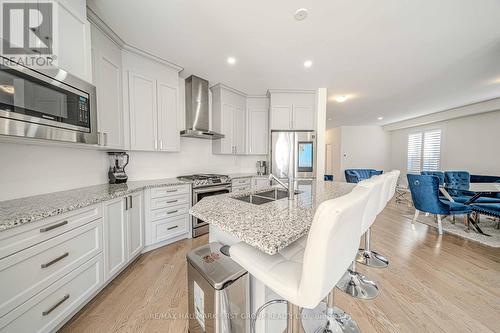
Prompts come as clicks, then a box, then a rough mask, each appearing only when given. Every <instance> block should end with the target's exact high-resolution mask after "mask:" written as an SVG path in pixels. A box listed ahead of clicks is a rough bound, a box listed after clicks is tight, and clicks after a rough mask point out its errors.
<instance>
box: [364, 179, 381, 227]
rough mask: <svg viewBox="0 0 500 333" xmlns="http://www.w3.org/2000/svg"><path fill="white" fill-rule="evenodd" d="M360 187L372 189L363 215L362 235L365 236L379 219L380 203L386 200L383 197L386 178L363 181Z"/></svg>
mask: <svg viewBox="0 0 500 333" xmlns="http://www.w3.org/2000/svg"><path fill="white" fill-rule="evenodd" d="M358 185H359V186H364V187H366V188H369V189H370V196H369V198H368V203H367V204H366V209H365V213H364V215H363V223H362V227H361V234H360V237H361V235H362V234H364V233H365V232H366V230H368V228H370V227H371V225H372V224H373V223H374V222H375V219H376V218H377V214H378V209H379V206H380V202H381V201H382V200H384V196H383V195H382V187H383V185H384V178H382V177H380V176H375V177H372V178H370V179H366V180H363V181H361V182H359V183H358Z"/></svg>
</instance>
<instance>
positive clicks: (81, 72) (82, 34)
mask: <svg viewBox="0 0 500 333" xmlns="http://www.w3.org/2000/svg"><path fill="white" fill-rule="evenodd" d="M57 3H58V8H57V11H55V13H57V18H56V19H57V21H56V22H57V26H58V38H57V41H58V42H57V43H56V44H55V45H56V50H55V51H56V52H55V54H56V55H57V65H58V67H60V68H62V69H64V70H66V71H68V72H69V73H71V74H73V75H75V76H78V77H79V78H81V79H83V80H85V81H88V82H92V61H91V51H90V50H91V37H90V23H89V22H88V20H87V10H86V8H87V7H86V6H87V4H86V1H85V0H58V1H57Z"/></svg>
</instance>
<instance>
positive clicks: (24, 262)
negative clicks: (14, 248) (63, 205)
mask: <svg viewBox="0 0 500 333" xmlns="http://www.w3.org/2000/svg"><path fill="white" fill-rule="evenodd" d="M101 251H102V221H101V219H99V220H96V221H93V222H90V223H88V224H86V225H83V226H81V227H78V228H76V229H73V230H70V231H68V232H66V233H64V234H62V235H59V236H57V237H54V238H52V239H50V240H47V241H45V242H43V243H40V244H38V245H35V246H33V247H30V248H28V249H26V250H24V251H21V252H18V253H16V254H13V255H11V256H9V257H6V258H4V259H2V260H0V276H1V277H2V278H1V284H2V287H1V288H0V317H1V316H3V315H5V314H6V313H7V312H9V311H11V310H12V309H14V308H15V307H16V306H18V305H20V304H22V303H23V302H25V301H26V300H28V299H29V298H31V297H32V296H33V295H35V294H37V293H38V292H40V291H41V290H43V289H44V288H46V287H47V286H49V285H50V284H51V283H53V282H54V281H56V280H57V279H59V278H60V277H62V276H64V275H66V274H68V273H69V272H71V271H72V270H73V269H75V268H76V267H78V266H80V265H81V264H83V263H85V262H86V261H88V260H89V259H90V258H92V257H94V256H96V255H97V254H98V253H100V252H101Z"/></svg>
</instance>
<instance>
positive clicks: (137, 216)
mask: <svg viewBox="0 0 500 333" xmlns="http://www.w3.org/2000/svg"><path fill="white" fill-rule="evenodd" d="M143 216H144V203H143V196H142V192H138V193H134V194H131V195H130V200H129V210H128V243H129V244H128V245H129V246H128V249H129V251H128V258H129V259H131V258H134V257H135V256H137V255H138V254H139V253H141V251H142V249H143V248H144V223H143V222H144V218H143Z"/></svg>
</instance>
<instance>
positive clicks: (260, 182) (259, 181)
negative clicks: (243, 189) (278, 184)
mask: <svg viewBox="0 0 500 333" xmlns="http://www.w3.org/2000/svg"><path fill="white" fill-rule="evenodd" d="M269 186H271V181H270V180H269V179H268V178H254V179H253V182H252V188H253V189H261V188H265V187H269Z"/></svg>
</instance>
